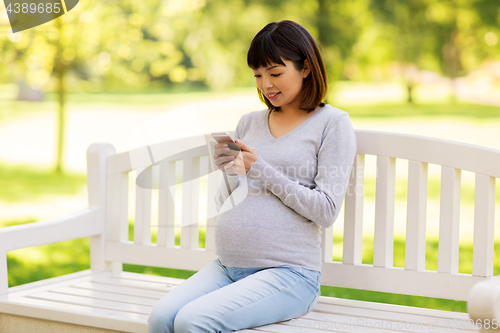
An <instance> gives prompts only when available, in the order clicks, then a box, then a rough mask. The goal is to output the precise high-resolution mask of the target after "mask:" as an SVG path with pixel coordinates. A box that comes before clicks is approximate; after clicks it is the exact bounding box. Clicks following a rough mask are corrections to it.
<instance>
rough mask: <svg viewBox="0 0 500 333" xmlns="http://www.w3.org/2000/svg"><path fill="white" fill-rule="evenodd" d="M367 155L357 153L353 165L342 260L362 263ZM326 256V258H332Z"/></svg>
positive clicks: (346, 210)
mask: <svg viewBox="0 0 500 333" xmlns="http://www.w3.org/2000/svg"><path fill="white" fill-rule="evenodd" d="M364 174H365V155H363V154H357V155H356V157H355V159H354V164H353V166H352V171H351V177H350V178H349V187H348V188H347V193H349V194H351V195H347V196H346V197H345V210H344V216H345V217H344V240H343V244H342V245H343V254H342V262H343V263H345V264H353V265H356V264H361V261H362V255H363V198H364V181H365V177H364ZM331 259H332V257H331V256H330V258H325V260H331Z"/></svg>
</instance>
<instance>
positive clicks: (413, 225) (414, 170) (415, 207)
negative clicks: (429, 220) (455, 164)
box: [405, 160, 428, 271]
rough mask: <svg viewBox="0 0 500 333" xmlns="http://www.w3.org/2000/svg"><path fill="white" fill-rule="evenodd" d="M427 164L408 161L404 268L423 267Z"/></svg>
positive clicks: (414, 268) (415, 268) (418, 268)
mask: <svg viewBox="0 0 500 333" xmlns="http://www.w3.org/2000/svg"><path fill="white" fill-rule="evenodd" d="M427 175H428V164H427V163H423V162H417V161H411V160H410V161H409V163H408V209H407V218H406V244H405V269H408V270H417V271H421V270H424V269H425V222H426V213H427Z"/></svg>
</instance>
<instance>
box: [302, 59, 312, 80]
mask: <svg viewBox="0 0 500 333" xmlns="http://www.w3.org/2000/svg"><path fill="white" fill-rule="evenodd" d="M309 73H311V68H310V67H309V61H307V59H306V60H304V67H303V68H302V77H303V78H304V79H305V78H306V77H307V76H308V75H309Z"/></svg>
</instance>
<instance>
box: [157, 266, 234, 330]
mask: <svg viewBox="0 0 500 333" xmlns="http://www.w3.org/2000/svg"><path fill="white" fill-rule="evenodd" d="M232 282H233V281H232V280H231V279H230V278H229V277H228V276H227V274H226V272H225V271H224V269H223V268H222V267H221V266H220V265H219V263H218V262H217V260H214V261H212V262H210V263H209V264H207V265H206V266H205V267H203V268H202V269H201V270H200V271H198V272H197V273H195V274H194V275H192V276H191V277H190V278H188V279H187V280H186V281H184V282H182V283H181V284H180V285H178V286H177V287H175V288H174V289H172V290H171V291H169V292H168V293H167V294H166V295H165V296H163V297H162V298H161V299H160V300H159V301H158V302H157V303H156V304H155V306H154V307H153V310H152V311H151V314H150V316H149V321H148V332H150V333H167V332H168V333H173V332H174V319H175V316H176V315H177V312H178V311H179V310H180V309H181V308H182V307H183V306H184V305H186V304H187V303H189V302H191V301H192V300H194V299H197V298H198V297H200V296H202V295H205V294H208V293H210V292H211V291H213V290H217V289H220V288H222V287H224V286H226V285H228V284H230V283H232Z"/></svg>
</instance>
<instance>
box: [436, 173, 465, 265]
mask: <svg viewBox="0 0 500 333" xmlns="http://www.w3.org/2000/svg"><path fill="white" fill-rule="evenodd" d="M460 184H461V170H460V169H455V168H450V167H447V166H442V167H441V203H440V215H439V252H438V272H439V273H448V274H457V273H458V249H459V243H458V241H459V238H458V237H459V218H460Z"/></svg>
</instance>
